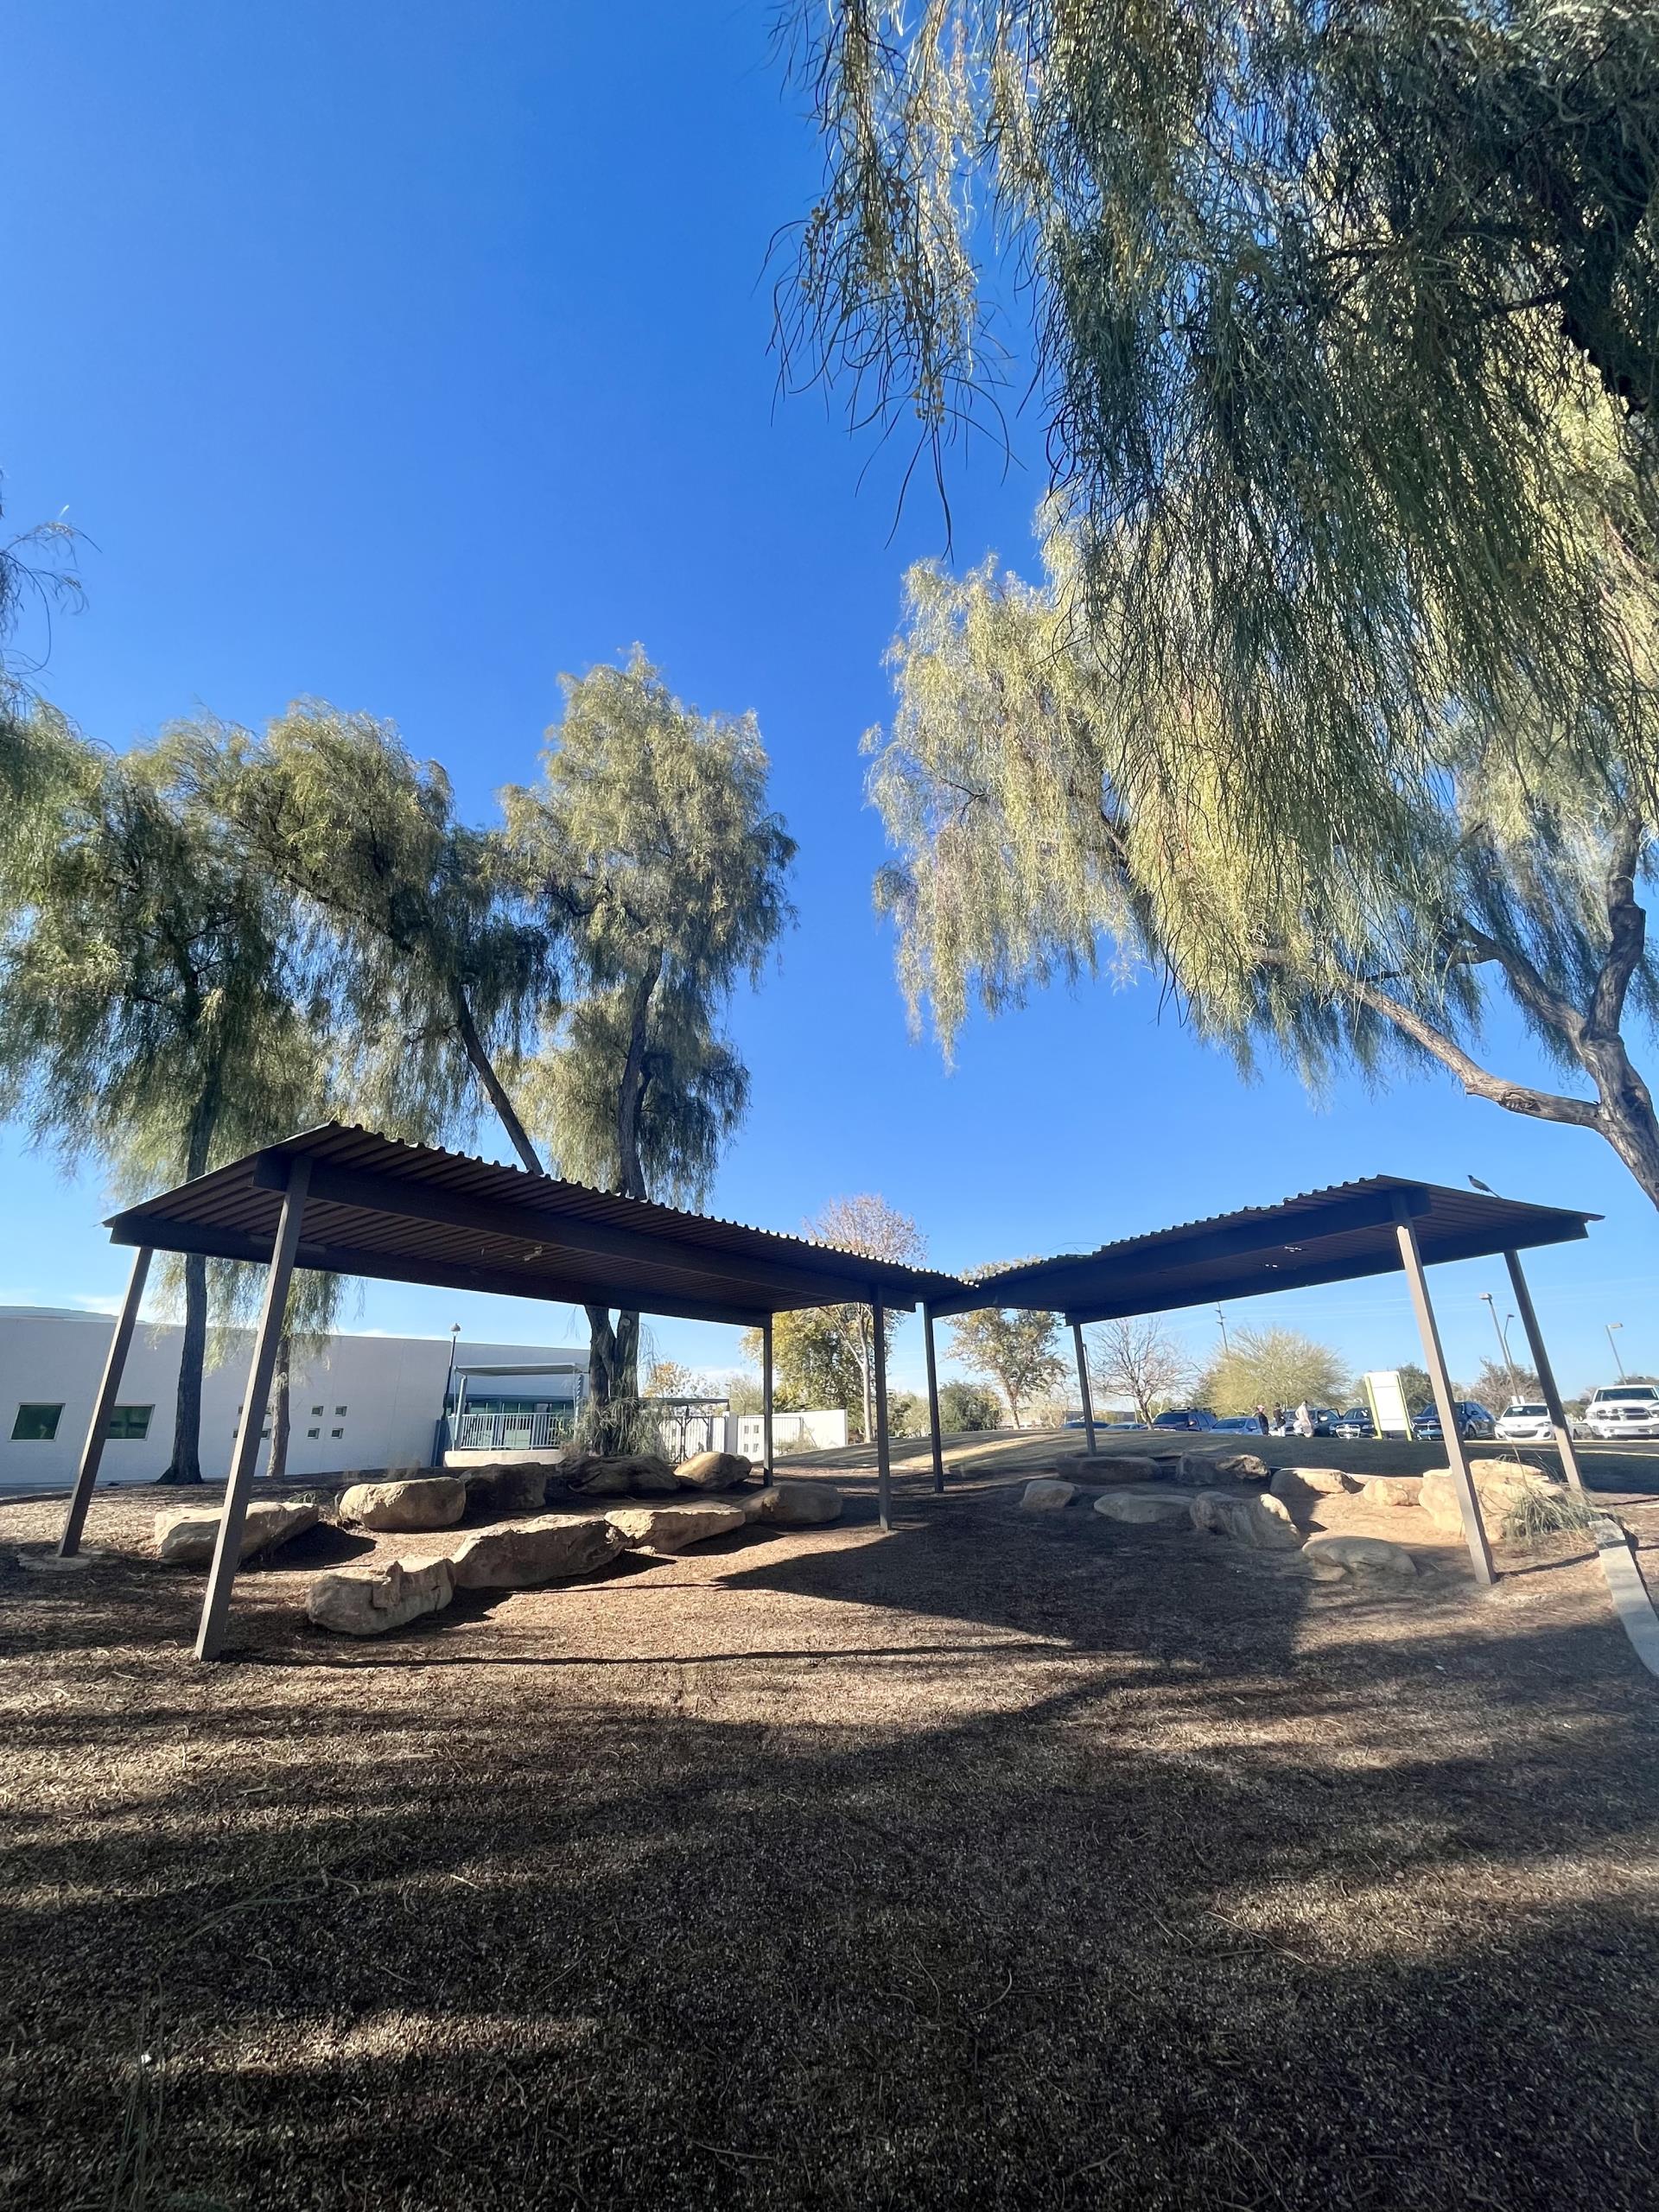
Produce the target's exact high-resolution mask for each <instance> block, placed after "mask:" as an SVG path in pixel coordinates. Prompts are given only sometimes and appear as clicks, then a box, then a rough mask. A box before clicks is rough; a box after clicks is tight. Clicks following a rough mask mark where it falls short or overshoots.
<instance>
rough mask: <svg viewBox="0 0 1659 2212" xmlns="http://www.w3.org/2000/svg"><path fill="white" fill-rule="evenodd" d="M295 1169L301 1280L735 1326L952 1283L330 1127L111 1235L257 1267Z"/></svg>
mask: <svg viewBox="0 0 1659 2212" xmlns="http://www.w3.org/2000/svg"><path fill="white" fill-rule="evenodd" d="M301 1156H303V1157H304V1158H305V1159H306V1160H308V1161H309V1162H310V1174H311V1194H310V1196H309V1197H308V1201H307V1205H306V1209H305V1217H304V1225H303V1228H302V1234H301V1245H300V1264H301V1265H302V1266H304V1267H315V1268H328V1269H330V1270H331V1271H334V1272H338V1273H340V1274H361V1275H372V1276H380V1277H384V1278H386V1279H389V1280H391V1281H407V1282H428V1283H434V1284H437V1285H440V1286H443V1287H450V1288H454V1289H478V1290H488V1291H493V1292H497V1293H505V1294H509V1295H512V1296H515V1297H521V1298H524V1297H528V1298H540V1299H547V1300H553V1301H555V1302H556V1303H559V1304H566V1303H569V1304H576V1305H582V1304H589V1303H591V1304H606V1305H610V1306H634V1305H638V1306H639V1308H640V1309H641V1310H642V1311H645V1312H647V1313H664V1314H677V1315H682V1316H684V1317H686V1318H690V1319H710V1320H735V1321H741V1322H753V1321H754V1320H756V1319H759V1318H760V1316H761V1315H763V1314H766V1313H775V1312H783V1311H785V1310H787V1309H789V1308H791V1307H793V1306H813V1305H828V1304H836V1303H838V1302H840V1301H842V1300H849V1299H854V1298H859V1299H863V1298H868V1297H869V1296H871V1295H873V1294H876V1293H880V1295H881V1296H883V1297H884V1298H885V1300H887V1303H888V1304H890V1305H892V1306H898V1307H906V1306H912V1305H914V1304H915V1303H916V1302H917V1301H918V1300H919V1299H921V1298H924V1297H928V1296H931V1295H932V1294H934V1293H935V1292H944V1291H954V1290H957V1289H958V1288H960V1287H961V1286H960V1283H959V1281H958V1279H957V1277H956V1276H954V1275H947V1274H938V1273H935V1272H933V1271H931V1270H929V1269H925V1268H907V1267H900V1266H897V1265H895V1264H894V1263H893V1262H890V1261H886V1260H875V1259H870V1258H868V1257H866V1256H865V1255H862V1254H859V1253H852V1252H847V1251H843V1250H841V1249H838V1248H836V1247H834V1246H830V1245H825V1244H820V1243H815V1242H814V1241H813V1240H811V1239H810V1238H809V1237H804V1236H784V1235H780V1234H779V1233H778V1232H777V1231H775V1230H764V1229H753V1228H750V1227H748V1226H747V1224H744V1223H741V1222H734V1221H724V1220H721V1219H719V1218H717V1217H714V1216H712V1215H709V1214H699V1213H688V1212H684V1211H681V1210H680V1209H679V1208H677V1207H674V1206H664V1205H657V1204H655V1203H654V1202H653V1201H652V1200H649V1199H642V1198H620V1197H618V1196H616V1195H615V1194H614V1193H613V1192H607V1191H595V1190H591V1189H589V1188H588V1186H587V1185H585V1184H581V1183H569V1182H565V1181H563V1180H562V1179H560V1178H558V1177H556V1176H551V1175H536V1174H531V1173H530V1172H529V1171H528V1170H526V1169H524V1168H522V1167H508V1166H502V1165H500V1164H499V1162H497V1161H493V1160H478V1159H474V1158H472V1157H470V1156H469V1155H467V1154H461V1153H454V1152H447V1151H444V1150H442V1149H441V1148H440V1147H436V1146H432V1145H411V1144H404V1143H401V1142H399V1141H397V1139H395V1138H391V1137H385V1136H381V1135H378V1134H377V1133H376V1132H374V1131H373V1130H371V1129H364V1128H356V1127H353V1126H350V1125H347V1124H345V1123H341V1122H325V1123H324V1124H323V1125H322V1126H321V1128H315V1129H307V1130H304V1131H302V1132H301V1133H300V1134H299V1135H296V1136H292V1137H287V1138H284V1139H283V1141H281V1142H280V1143H277V1144H274V1145H270V1146H267V1147H265V1148H264V1150H263V1151H261V1152H258V1153H250V1154H246V1155H245V1157H244V1158H243V1159H240V1160H232V1161H231V1162H230V1163H229V1164H228V1165H227V1166H224V1167H220V1168H216V1169H214V1170H213V1173H210V1174H207V1175H204V1176H202V1177H201V1178H200V1179H199V1180H197V1181H196V1182H194V1183H188V1184H184V1185H181V1186H180V1187H179V1188H178V1189H176V1190H173V1191H167V1192H162V1193H160V1194H159V1195H158V1196H157V1197H155V1198H146V1199H144V1200H143V1202H142V1203H141V1204H140V1205H135V1206H129V1207H127V1208H125V1209H124V1211H122V1212H120V1213H118V1214H117V1215H115V1216H114V1217H112V1218H111V1222H110V1224H109V1227H110V1230H111V1235H112V1236H113V1237H114V1238H115V1240H116V1241H117V1242H118V1243H124V1244H151V1245H154V1246H156V1247H157V1248H159V1249H162V1250H173V1251H182V1250H188V1251H205V1252H207V1253H209V1254H210V1255H214V1256H217V1257H219V1258H225V1259H263V1258H265V1257H267V1256H268V1255H269V1254H270V1249H271V1243H272V1240H273V1238H274V1236H275V1235H276V1230H277V1216H278V1213H279V1212H280V1210H281V1204H282V1188H281V1185H282V1184H283V1181H284V1179H285V1175H286V1166H285V1163H287V1162H288V1161H289V1160H294V1159H296V1158H298V1157H301Z"/></svg>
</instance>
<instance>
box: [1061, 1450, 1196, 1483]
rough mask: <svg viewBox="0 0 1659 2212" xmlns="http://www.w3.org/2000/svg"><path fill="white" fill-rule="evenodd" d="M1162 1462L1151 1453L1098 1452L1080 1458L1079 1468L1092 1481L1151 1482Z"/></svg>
mask: <svg viewBox="0 0 1659 2212" xmlns="http://www.w3.org/2000/svg"><path fill="white" fill-rule="evenodd" d="M1160 1464H1161V1463H1160V1461H1159V1460H1156V1459H1153V1458H1152V1456H1151V1454H1150V1453H1143V1452H1096V1454H1095V1456H1094V1457H1093V1459H1090V1458H1089V1457H1088V1456H1087V1454H1085V1455H1084V1458H1083V1459H1080V1460H1078V1462H1077V1470H1078V1472H1079V1473H1080V1474H1084V1475H1087V1477H1088V1478H1089V1480H1090V1483H1149V1482H1154V1481H1155V1480H1156V1479H1157V1477H1158V1472H1159V1469H1160ZM1205 1479H1206V1481H1207V1480H1208V1477H1206V1478H1205Z"/></svg>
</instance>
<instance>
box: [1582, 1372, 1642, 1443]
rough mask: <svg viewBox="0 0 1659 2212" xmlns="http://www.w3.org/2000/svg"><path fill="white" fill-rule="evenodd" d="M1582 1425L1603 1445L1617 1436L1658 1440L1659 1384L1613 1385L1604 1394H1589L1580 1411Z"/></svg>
mask: <svg viewBox="0 0 1659 2212" xmlns="http://www.w3.org/2000/svg"><path fill="white" fill-rule="evenodd" d="M1584 1425H1585V1427H1586V1428H1587V1429H1588V1430H1589V1432H1590V1433H1591V1435H1592V1436H1597V1437H1599V1438H1600V1439H1601V1440H1602V1442H1603V1443H1604V1444H1608V1443H1614V1442H1616V1441H1617V1440H1618V1438H1620V1437H1621V1436H1659V1384H1655V1383H1614V1384H1613V1385H1612V1386H1611V1388H1610V1389H1605V1390H1592V1392H1591V1393H1590V1396H1589V1399H1588V1401H1587V1402H1586V1406H1585V1408H1584Z"/></svg>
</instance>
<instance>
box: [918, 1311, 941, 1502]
mask: <svg viewBox="0 0 1659 2212" xmlns="http://www.w3.org/2000/svg"><path fill="white" fill-rule="evenodd" d="M922 1342H923V1344H925V1346H926V1349H927V1427H928V1433H929V1434H930V1435H931V1437H932V1439H933V1487H934V1489H935V1490H936V1491H942V1490H943V1489H944V1442H943V1440H942V1439H941V1437H940V1435H939V1370H938V1365H937V1364H936V1363H935V1359H934V1354H933V1308H932V1307H931V1306H923V1308H922Z"/></svg>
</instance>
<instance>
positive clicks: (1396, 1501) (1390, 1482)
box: [1354, 1475, 1423, 1507]
mask: <svg viewBox="0 0 1659 2212" xmlns="http://www.w3.org/2000/svg"><path fill="white" fill-rule="evenodd" d="M1354 1484H1355V1487H1356V1489H1357V1491H1358V1492H1359V1502H1360V1503H1361V1504H1362V1505H1376V1506H1394V1507H1398V1506H1402V1505H1415V1504H1416V1503H1417V1501H1418V1498H1419V1497H1420V1496H1421V1492H1422V1487H1423V1478H1422V1477H1421V1475H1358V1476H1356V1477H1355V1478H1354Z"/></svg>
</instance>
